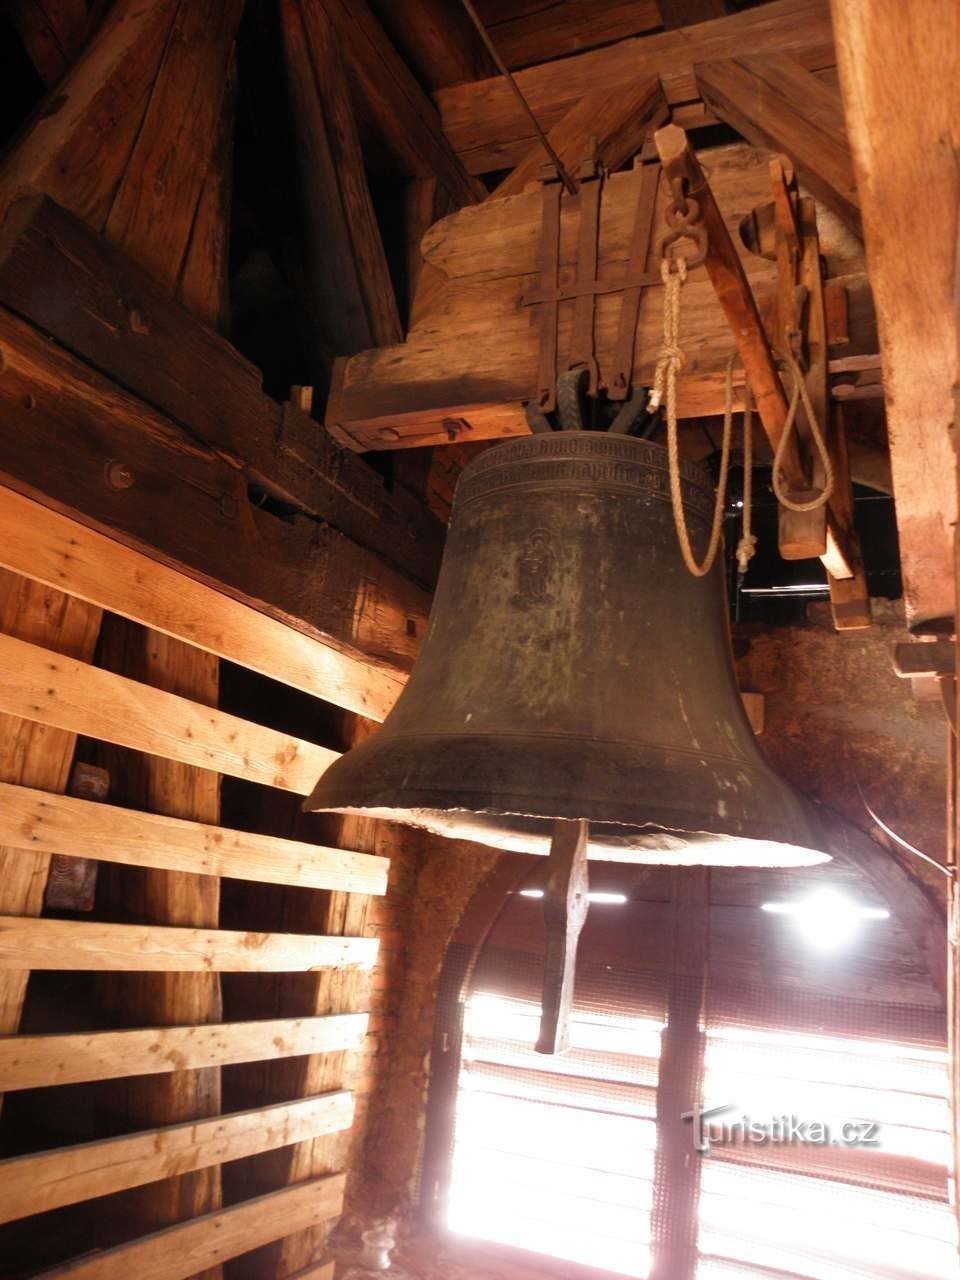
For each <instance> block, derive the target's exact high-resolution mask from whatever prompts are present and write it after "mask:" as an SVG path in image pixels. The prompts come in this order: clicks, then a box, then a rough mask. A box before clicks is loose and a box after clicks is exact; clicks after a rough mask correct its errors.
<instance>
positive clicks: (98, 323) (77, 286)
mask: <svg viewBox="0 0 960 1280" xmlns="http://www.w3.org/2000/svg"><path fill="white" fill-rule="evenodd" d="M64 298H67V299H69V305H64ZM0 302H2V303H3V304H4V305H6V306H7V307H9V308H10V310H11V311H14V312H16V313H17V314H18V315H19V316H21V317H23V318H24V319H26V320H29V321H30V322H31V324H33V325H35V326H36V327H37V328H38V329H40V330H41V331H42V332H44V333H48V334H50V335H51V336H52V337H54V338H55V339H56V340H57V342H58V343H59V344H60V345H61V346H63V347H64V348H66V349H67V350H68V351H70V352H72V353H73V354H74V355H76V356H79V357H80V358H81V359H82V360H83V361H85V362H86V363H87V364H89V365H90V366H92V368H94V369H96V370H98V371H99V372H100V373H102V374H105V375H106V376H107V377H109V378H110V379H112V380H114V381H115V382H116V383H118V384H119V385H120V386H121V387H123V388H124V389H125V390H126V391H128V392H130V393H131V394H132V395H134V396H136V397H138V398H140V399H142V400H143V401H145V402H146V403H147V404H148V405H150V406H152V407H153V408H154V409H156V410H159V411H160V412H161V413H163V414H167V415H169V417H170V418H172V419H173V420H174V421H175V422H177V423H178V424H179V425H180V426H181V427H182V428H183V429H184V431H185V432H186V433H187V434H188V436H189V437H190V438H191V443H193V444H195V445H196V446H198V447H199V448H204V447H206V448H208V449H209V450H210V451H211V452H213V451H215V452H217V453H218V454H220V455H221V456H222V457H223V458H224V460H225V461H228V462H229V464H230V465H231V466H232V467H233V468H235V471H236V475H235V483H236V484H237V485H238V487H239V484H240V481H241V479H242V477H243V476H245V477H246V478H247V479H248V480H249V481H250V482H251V483H254V484H256V485H257V486H258V487H260V488H263V489H265V490H266V491H267V492H268V493H271V494H273V495H274V496H276V497H278V498H281V499H282V500H283V501H285V502H287V503H290V504H292V505H293V506H295V507H297V508H300V509H301V510H303V511H305V512H308V513H310V514H313V515H316V516H318V517H320V518H321V519H322V520H324V521H326V522H329V523H330V524H332V525H333V526H334V527H335V528H337V529H339V530H341V531H342V532H343V533H345V534H346V535H347V536H349V537H351V538H352V539H354V540H356V541H358V542H359V543H360V544H362V545H364V546H367V547H369V548H371V549H372V550H375V551H377V552H378V553H379V554H380V555H381V556H383V557H385V558H387V559H388V560H389V561H390V562H391V563H394V564H396V565H397V566H398V567H399V568H401V569H403V570H404V571H405V572H407V573H409V574H411V575H412V576H413V577H415V578H416V579H417V580H418V581H420V582H423V583H424V584H425V585H427V586H432V585H433V582H434V581H435V578H436V573H437V569H438V566H439V556H440V542H441V539H440V536H439V530H438V528H437V525H436V522H435V521H434V520H433V519H432V518H431V517H430V515H429V513H428V512H426V511H425V510H424V509H423V508H422V506H420V505H419V504H417V503H416V502H415V501H414V500H413V499H412V498H411V497H410V496H409V495H406V494H404V493H402V492H401V493H399V494H396V495H388V494H387V492H386V489H385V487H384V483H383V480H382V479H381V478H380V477H379V476H378V475H377V474H376V473H375V472H374V471H373V470H372V468H371V467H369V466H368V465H367V464H366V463H365V462H364V461H362V459H359V458H356V457H353V456H351V455H350V454H349V453H345V451H344V450H343V449H341V448H339V447H338V446H337V445H336V444H335V443H334V442H332V441H331V440H330V439H329V437H328V436H327V435H326V433H325V432H324V431H323V429H322V428H321V427H320V426H319V424H317V423H315V422H313V421H312V420H311V419H310V418H309V417H307V416H306V415H305V414H302V413H299V412H296V411H295V410H293V409H292V408H290V407H286V406H283V405H281V404H278V403H277V402H276V401H274V400H271V399H270V398H269V397H268V396H266V395H265V394H264V392H263V389H262V386H261V378H260V372H259V370H257V369H256V368H255V367H254V366H253V365H252V364H250V362H249V361H248V360H245V359H244V358H243V356H241V355H240V354H239V352H237V351H236V350H235V349H234V348H233V347H231V346H230V344H229V343H228V342H226V341H225V339H223V338H222V337H221V336H220V335H219V334H217V333H215V332H214V331H213V330H212V329H211V328H209V327H208V326H207V325H206V324H204V323H203V322H202V321H201V320H200V319H198V318H197V317H196V316H194V315H193V314H191V312H190V311H188V310H187V309H186V308H185V307H183V306H181V305H179V304H178V303H177V302H175V301H174V300H172V299H171V298H169V297H167V296H165V295H164V293H163V291H162V290H161V289H160V288H159V287H158V285H157V284H156V283H155V281H154V280H153V278H152V277H151V276H150V274H149V273H148V272H147V271H146V270H145V269H144V268H141V267H138V266H137V265H136V263H134V262H132V261H131V260H130V258H129V257H127V256H126V255H125V254H124V253H122V252H121V251H120V250H119V249H117V248H115V247H114V246H113V245H111V244H110V243H109V242H108V241H107V240H106V239H104V238H103V237H102V236H99V235H97V234H96V233H95V232H94V231H92V230H91V229H90V228H89V227H87V226H85V225H84V224H83V222H81V221H80V220H79V219H78V218H76V217H74V216H73V215H72V214H71V213H70V212H69V211H68V210H67V209H64V208H62V207H60V206H59V205H57V204H55V203H54V202H53V201H52V200H49V199H46V198H43V197H32V198H28V199H24V200H23V201H21V202H19V203H18V204H17V205H16V206H15V207H14V208H13V209H12V210H11V211H10V213H9V215H8V217H7V219H6V220H5V222H4V224H3V227H2V229H0ZM387 336H388V331H381V330H376V331H374V330H371V338H370V340H369V341H368V342H367V343H366V344H361V345H374V344H376V343H379V342H380V341H382V340H384V339H385V338H386V337H387ZM394 338H395V340H396V341H399V324H398V325H397V327H396V329H395V330H394ZM352 349H353V348H351V350H352ZM344 350H346V348H344ZM34 395H35V397H36V392H34ZM128 424H129V425H133V424H130V423H129V419H128V420H127V422H124V423H123V425H124V426H127V425H128ZM238 501H239V498H238Z"/></svg>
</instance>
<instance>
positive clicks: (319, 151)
mask: <svg viewBox="0 0 960 1280" xmlns="http://www.w3.org/2000/svg"><path fill="white" fill-rule="evenodd" d="M280 26H281V31H282V36H283V51H284V64H285V70H286V79H287V91H288V94H289V97H290V106H291V118H292V120H293V122H294V128H295V129H296V132H297V143H298V146H297V152H296V154H297V159H298V163H299V168H300V184H299V185H300V189H301V191H302V200H303V218H302V227H303V234H302V244H303V246H304V266H305V272H304V283H305V285H306V293H307V304H308V308H309V311H310V315H311V317H312V321H313V327H314V334H315V341H316V348H317V349H316V352H315V353H314V356H313V359H314V360H315V361H317V362H318V363H317V373H318V374H320V373H322V374H323V375H324V376H325V375H326V373H327V371H328V370H329V365H330V362H331V361H332V360H333V357H334V356H337V355H350V354H352V353H353V352H355V351H362V350H363V348H364V347H380V346H389V345H390V344H391V343H395V342H399V341H400V340H401V337H402V334H403V330H402V327H401V325H400V316H399V313H398V310H397V301H396V298H395V296H394V292H393V284H392V282H391V279H390V271H389V268H388V266H387V259H386V254H385V253H384V249H383V242H382V240H381V238H380V230H379V227H378V225H377V218H376V213H375V212H374V208H373V201H372V199H371V196H370V190H369V187H368V185H367V178H366V174H365V172H364V162H363V153H362V151H361V149H360V140H359V137H358V134H357V128H356V123H355V121H354V115H353V105H352V103H351V101H350V93H349V87H348V83H347V75H346V71H345V68H344V66H343V63H342V61H341V49H340V41H339V40H338V38H337V34H336V32H335V31H334V28H333V25H332V23H331V21H330V18H329V16H328V15H327V13H326V11H325V9H324V7H323V4H322V3H321V0H282V3H281V5H280Z"/></svg>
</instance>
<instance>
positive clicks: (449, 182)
mask: <svg viewBox="0 0 960 1280" xmlns="http://www.w3.org/2000/svg"><path fill="white" fill-rule="evenodd" d="M322 3H323V7H324V9H325V10H326V12H327V14H328V15H329V17H330V20H331V22H332V23H333V25H334V29H335V30H336V32H337V34H338V36H339V37H340V38H341V39H342V41H343V43H344V47H345V49H346V52H347V55H348V57H349V59H350V61H351V63H352V64H353V69H354V72H355V74H356V78H357V82H358V85H359V88H360V91H361V92H362V93H363V96H364V98H365V99H366V101H367V103H368V104H369V106H370V109H371V111H372V113H373V115H374V117H375V119H376V122H377V125H378V127H379V129H380V131H381V133H382V135H383V138H384V140H385V141H386V143H387V145H388V146H389V147H390V149H391V150H392V151H393V152H394V153H395V155H396V156H397V157H398V159H400V161H401V162H402V164H403V166H404V167H405V169H406V171H407V173H408V174H409V175H410V176H411V177H416V178H430V177H435V178H436V179H437V181H438V182H439V183H440V185H441V186H442V187H444V188H445V190H446V191H447V192H448V193H449V195H450V197H451V198H452V199H453V201H454V203H455V204H456V205H457V207H460V206H462V205H466V204H473V203H474V202H475V201H477V200H478V199H481V198H482V196H483V195H484V194H485V191H484V189H483V188H482V187H481V186H480V185H479V184H476V183H475V182H474V181H473V179H471V178H470V177H469V175H468V174H467V173H466V171H465V170H464V168H463V166H462V164H461V163H460V161H459V160H458V159H457V157H456V155H455V154H454V152H453V150H452V148H451V146H450V143H449V142H448V141H447V138H446V136H445V135H444V132H443V130H442V129H441V126H440V117H439V115H438V114H437V109H436V107H435V106H434V105H433V103H432V102H431V101H430V99H429V98H428V97H427V95H426V94H425V93H424V91H423V90H422V89H421V88H420V86H419V85H418V84H417V82H416V80H415V79H414V76H413V73H412V72H411V71H410V69H409V68H408V67H407V65H406V63H405V62H404V61H403V59H402V58H401V57H400V56H399V54H398V53H397V52H396V50H395V49H394V48H393V46H392V45H391V44H390V41H389V40H388V39H387V37H386V35H385V34H384V31H383V28H382V27H381V26H380V24H379V23H378V22H377V20H376V18H375V17H374V16H373V14H372V13H371V11H370V8H369V6H368V5H367V3H366V0H322Z"/></svg>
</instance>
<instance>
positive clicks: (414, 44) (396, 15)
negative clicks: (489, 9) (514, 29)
mask: <svg viewBox="0 0 960 1280" xmlns="http://www.w3.org/2000/svg"><path fill="white" fill-rule="evenodd" d="M371 7H372V8H373V11H374V13H375V14H376V15H377V18H378V20H379V22H380V24H381V26H382V27H383V29H384V31H386V33H387V36H388V37H389V39H390V43H391V44H392V45H393V46H394V48H395V49H396V50H397V51H398V53H399V54H400V55H401V57H402V58H403V60H404V62H406V64H407V65H408V66H409V67H410V68H411V69H412V70H413V71H414V72H415V74H416V76H417V78H418V79H419V80H420V82H421V83H422V84H425V85H426V86H427V88H428V89H430V90H431V91H432V90H434V89H441V88H443V87H444V85H448V84H462V83H463V81H464V80H480V79H482V78H483V77H484V76H492V75H496V71H497V68H496V66H495V64H494V61H493V59H492V58H491V57H490V55H489V54H488V53H487V51H486V49H485V48H484V46H483V43H482V41H481V40H480V37H479V35H478V34H477V31H476V28H475V27H474V25H473V23H472V22H471V21H470V19H469V17H468V16H467V13H466V11H465V10H464V8H463V6H462V5H460V4H450V3H449V0H372V6H371Z"/></svg>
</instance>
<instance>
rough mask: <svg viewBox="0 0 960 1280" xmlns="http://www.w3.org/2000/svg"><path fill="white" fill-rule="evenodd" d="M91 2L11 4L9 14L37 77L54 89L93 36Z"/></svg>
mask: <svg viewBox="0 0 960 1280" xmlns="http://www.w3.org/2000/svg"><path fill="white" fill-rule="evenodd" d="M89 10H90V6H89V5H88V4H87V0H58V2H57V3H54V4H50V3H49V2H47V3H44V0H10V2H9V3H8V4H7V6H6V11H7V13H8V14H9V16H10V21H11V22H12V23H13V25H14V26H15V27H16V29H17V34H18V35H19V36H20V39H21V41H22V43H23V47H24V49H25V50H26V52H27V56H28V57H29V59H30V61H31V62H32V63H33V65H34V67H35V68H36V72H37V75H38V76H39V77H40V79H41V80H42V81H43V83H44V85H45V86H46V88H48V89H52V88H53V86H54V85H55V84H57V82H58V81H59V80H61V79H62V78H63V75H64V73H65V72H66V70H67V68H68V67H69V66H70V65H71V63H72V62H73V61H74V59H75V58H76V56H77V54H78V53H79V51H80V49H81V48H82V47H83V43H84V40H85V39H86V37H87V36H88V35H89V29H90V12H89Z"/></svg>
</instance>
